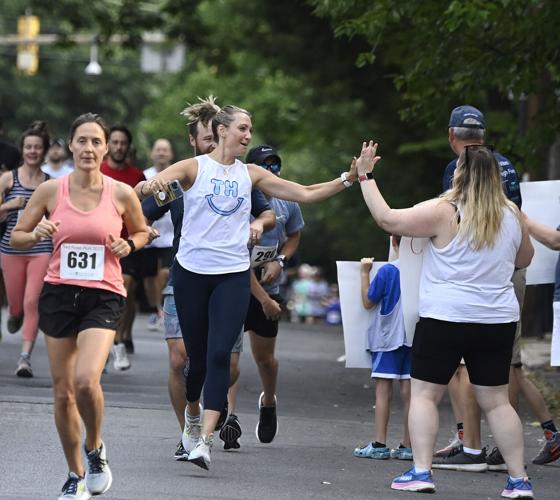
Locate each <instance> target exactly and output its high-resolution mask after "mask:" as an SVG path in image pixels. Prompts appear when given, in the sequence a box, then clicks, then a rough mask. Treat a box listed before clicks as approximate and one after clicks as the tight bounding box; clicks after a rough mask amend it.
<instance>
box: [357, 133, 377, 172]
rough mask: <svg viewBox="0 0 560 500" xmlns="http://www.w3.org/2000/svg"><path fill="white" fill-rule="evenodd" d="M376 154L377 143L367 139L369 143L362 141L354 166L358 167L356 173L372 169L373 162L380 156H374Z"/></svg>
mask: <svg viewBox="0 0 560 500" xmlns="http://www.w3.org/2000/svg"><path fill="white" fill-rule="evenodd" d="M376 154H377V143H374V142H373V141H369V143H366V142H364V143H363V144H362V151H361V153H360V157H359V158H358V160H357V161H356V168H357V169H358V175H364V174H367V173H368V172H372V171H373V167H375V164H376V163H377V162H378V161H379V160H380V159H381V156H376Z"/></svg>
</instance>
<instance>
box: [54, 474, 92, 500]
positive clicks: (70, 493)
mask: <svg viewBox="0 0 560 500" xmlns="http://www.w3.org/2000/svg"><path fill="white" fill-rule="evenodd" d="M90 498H91V495H90V494H89V491H88V490H87V488H86V482H85V481H84V478H83V477H80V476H78V475H77V474H74V473H73V472H70V474H68V479H67V480H66V482H65V483H64V486H63V487H62V491H61V493H60V496H59V497H58V500H89V499H90Z"/></svg>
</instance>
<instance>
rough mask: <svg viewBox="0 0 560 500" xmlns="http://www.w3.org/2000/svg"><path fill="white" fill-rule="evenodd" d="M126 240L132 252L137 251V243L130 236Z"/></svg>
mask: <svg viewBox="0 0 560 500" xmlns="http://www.w3.org/2000/svg"><path fill="white" fill-rule="evenodd" d="M126 242H127V243H128V246H129V247H130V253H132V252H135V251H136V245H135V244H134V241H132V240H131V239H130V238H129V239H128V240H126Z"/></svg>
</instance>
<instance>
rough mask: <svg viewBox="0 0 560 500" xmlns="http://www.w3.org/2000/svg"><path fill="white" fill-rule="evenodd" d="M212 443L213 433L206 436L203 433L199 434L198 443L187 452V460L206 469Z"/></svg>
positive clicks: (208, 463)
mask: <svg viewBox="0 0 560 500" xmlns="http://www.w3.org/2000/svg"><path fill="white" fill-rule="evenodd" d="M213 444H214V435H213V434H211V435H210V436H206V435H205V434H203V435H202V436H200V439H199V440H198V443H196V447H195V449H194V450H193V451H191V452H190V453H189V458H188V461H189V462H192V463H193V464H195V465H198V466H199V467H202V468H203V469H206V470H208V469H209V468H210V451H211V449H212V445H213Z"/></svg>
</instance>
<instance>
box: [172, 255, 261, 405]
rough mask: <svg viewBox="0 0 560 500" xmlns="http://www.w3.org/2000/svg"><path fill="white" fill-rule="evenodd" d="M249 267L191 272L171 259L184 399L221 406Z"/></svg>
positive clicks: (248, 292)
mask: <svg viewBox="0 0 560 500" xmlns="http://www.w3.org/2000/svg"><path fill="white" fill-rule="evenodd" d="M249 273H250V270H247V271H241V272H238V273H229V274H197V273H193V272H191V271H187V270H186V269H185V268H183V267H182V266H181V265H180V264H179V263H178V262H177V261H175V263H174V265H173V294H174V296H175V304H176V306H177V316H178V318H179V324H180V326H181V332H182V334H183V341H184V342H185V347H186V349H187V355H188V364H187V366H188V370H187V400H188V401H191V402H192V401H197V400H198V399H200V394H201V392H202V387H203V386H204V408H205V409H207V410H216V411H221V410H222V408H223V407H224V405H225V402H226V399H227V391H228V387H229V362H230V355H231V350H232V348H233V346H234V345H235V341H236V340H237V337H238V336H239V332H241V329H242V327H243V321H244V320H245V315H246V314H247V309H248V307H249V297H250V296H251V282H250V274H249Z"/></svg>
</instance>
